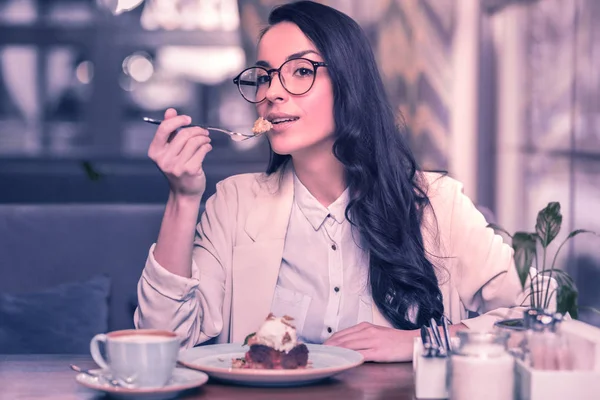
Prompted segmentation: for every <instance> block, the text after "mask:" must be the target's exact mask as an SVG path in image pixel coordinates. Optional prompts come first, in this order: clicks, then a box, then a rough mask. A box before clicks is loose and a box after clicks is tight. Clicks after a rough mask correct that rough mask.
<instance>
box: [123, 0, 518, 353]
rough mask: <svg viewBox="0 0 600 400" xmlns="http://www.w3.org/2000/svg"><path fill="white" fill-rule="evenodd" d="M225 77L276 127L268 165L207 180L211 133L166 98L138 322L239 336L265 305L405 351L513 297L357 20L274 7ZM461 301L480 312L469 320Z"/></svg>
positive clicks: (193, 340) (357, 344) (455, 186)
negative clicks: (414, 147)
mask: <svg viewBox="0 0 600 400" xmlns="http://www.w3.org/2000/svg"><path fill="white" fill-rule="evenodd" d="M255 67H262V69H252V70H249V71H245V72H243V73H242V74H240V76H238V78H237V79H236V80H235V82H237V83H238V85H239V87H240V92H241V93H242V95H244V97H245V98H246V100H248V101H251V102H254V103H256V107H257V111H258V114H259V115H260V116H262V117H264V118H266V119H268V120H269V121H271V122H272V123H273V129H272V130H271V131H270V132H268V133H267V137H268V140H269V143H270V146H271V149H272V154H271V160H270V163H269V166H268V168H267V172H266V174H244V175H239V176H233V177H230V178H228V179H226V180H224V181H222V182H220V183H219V184H218V185H217V191H216V194H215V195H214V196H212V197H211V198H209V199H208V201H207V203H206V211H205V213H204V215H203V216H202V219H201V222H200V223H199V224H198V225H197V230H196V233H195V229H194V228H195V225H196V220H197V215H198V209H199V205H200V199H201V197H202V194H203V193H204V190H205V184H206V180H205V176H204V172H203V170H202V161H203V160H204V157H205V155H206V154H207V153H208V152H209V151H210V150H211V147H210V138H209V136H208V132H206V131H205V130H203V129H200V128H185V129H182V130H181V131H179V133H178V134H177V135H176V136H175V138H174V139H173V140H172V141H171V142H168V141H167V138H168V137H169V135H170V134H171V132H173V131H175V130H176V129H178V128H181V127H183V126H185V125H187V124H189V123H190V122H191V120H190V118H189V117H187V116H184V115H177V113H176V112H175V111H174V110H172V109H170V110H167V112H166V113H165V121H164V122H163V123H162V124H161V125H160V126H159V128H158V129H157V132H156V136H155V138H154V140H153V142H152V144H151V146H150V149H149V156H150V158H152V159H153V160H154V161H155V162H156V163H157V164H158V166H159V167H160V169H161V170H162V171H163V172H164V173H165V175H166V176H167V178H168V180H169V184H170V195H169V199H168V202H167V205H166V209H165V215H164V219H163V223H162V226H161V229H160V233H159V236H158V240H157V243H156V244H155V245H154V246H153V247H152V248H151V250H150V253H149V256H148V261H147V263H146V267H145V269H144V271H143V274H142V277H141V279H140V282H139V287H138V296H139V307H138V309H137V311H136V315H135V323H136V326H137V327H140V328H163V329H171V330H175V331H177V332H178V333H180V334H181V335H182V336H183V337H185V338H186V340H185V343H184V344H185V345H186V346H194V345H196V344H198V343H202V342H204V341H206V340H208V339H210V338H213V337H216V338H217V341H218V342H241V341H243V339H244V337H245V336H246V335H247V334H249V333H251V332H254V331H256V329H257V327H258V326H259V325H260V323H261V322H262V321H263V320H264V318H265V317H266V316H267V314H269V312H273V313H274V314H277V315H283V314H287V315H290V316H292V317H294V318H295V323H296V326H297V329H298V333H299V336H300V337H301V338H302V339H303V340H304V341H307V342H313V343H325V344H330V345H337V346H343V347H347V348H351V349H354V350H357V351H360V352H361V353H362V354H363V355H364V356H365V359H366V360H367V361H369V360H371V361H403V360H409V359H410V358H411V356H412V343H413V338H414V337H415V336H416V335H417V332H418V331H417V329H418V328H419V327H421V326H422V325H425V324H428V323H429V320H430V319H431V318H435V319H436V320H438V321H439V320H440V318H441V317H442V316H443V315H445V316H446V317H448V318H449V319H450V320H451V321H452V322H453V325H452V326H451V330H453V331H454V330H457V329H465V328H467V327H469V328H477V329H488V328H490V327H491V325H492V323H493V321H495V320H496V319H497V318H498V317H500V316H502V317H505V316H506V312H507V311H506V309H500V307H510V306H513V305H515V302H516V301H517V297H518V296H519V295H521V293H520V292H521V289H520V288H521V287H520V283H519V279H518V277H517V274H516V272H515V269H514V267H513V263H512V250H511V248H510V247H508V246H507V245H504V244H503V243H502V240H501V238H500V237H499V236H495V235H494V233H493V231H492V230H491V229H488V228H486V222H485V219H484V218H483V216H482V215H481V214H480V213H479V212H478V211H477V210H476V209H475V208H474V206H473V204H472V203H471V202H470V200H469V199H468V198H466V197H465V196H464V195H463V194H462V190H461V185H460V184H459V183H458V182H456V181H454V180H452V179H450V178H448V177H443V176H440V175H436V174H431V173H424V172H421V171H419V170H418V169H417V165H416V162H415V160H414V157H413V155H412V153H411V151H410V150H409V148H408V146H407V144H406V142H405V139H404V138H403V136H402V134H401V132H399V131H398V128H397V127H396V125H395V119H394V113H393V111H392V109H391V107H390V105H389V103H388V101H387V100H386V97H385V94H384V88H383V84H382V81H381V78H380V75H379V73H378V71H377V66H376V63H375V59H374V56H373V53H372V50H371V48H370V46H369V43H368V40H367V38H366V37H365V35H364V33H363V32H362V30H361V29H360V28H359V26H358V25H357V24H356V23H355V22H354V21H353V20H352V19H350V18H349V17H347V16H346V15H344V14H342V13H340V12H338V11H336V10H334V9H332V8H329V7H326V6H323V5H320V4H318V3H313V2H309V1H300V2H297V3H292V4H287V5H283V6H281V7H278V8H276V9H274V10H273V11H272V13H271V15H270V17H269V26H268V28H267V29H266V30H265V31H264V32H263V34H262V36H261V38H260V41H259V44H258V61H257V63H256V64H255ZM468 310H470V311H475V312H478V313H480V314H483V315H481V316H479V317H477V318H473V319H470V320H467V314H468Z"/></svg>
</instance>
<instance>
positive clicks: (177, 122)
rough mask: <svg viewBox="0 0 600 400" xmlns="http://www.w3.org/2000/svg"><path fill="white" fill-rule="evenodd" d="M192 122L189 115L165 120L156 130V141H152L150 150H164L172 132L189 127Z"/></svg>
mask: <svg viewBox="0 0 600 400" xmlns="http://www.w3.org/2000/svg"><path fill="white" fill-rule="evenodd" d="M191 122H192V119H191V118H190V117H189V116H187V115H177V116H175V117H172V118H169V119H166V120H164V121H163V122H162V123H161V124H160V125H159V126H158V128H157V129H156V134H155V135H154V139H152V143H150V148H151V149H152V148H154V150H160V149H161V148H164V147H165V146H166V145H167V143H168V142H169V137H170V136H171V133H172V132H175V131H176V130H177V129H179V128H181V127H184V126H186V125H189V124H190V123H191Z"/></svg>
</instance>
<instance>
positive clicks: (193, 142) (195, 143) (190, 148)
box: [177, 135, 210, 164]
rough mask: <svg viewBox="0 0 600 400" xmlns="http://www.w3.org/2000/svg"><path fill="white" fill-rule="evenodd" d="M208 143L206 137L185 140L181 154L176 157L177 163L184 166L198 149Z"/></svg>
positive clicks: (208, 138) (197, 136)
mask: <svg viewBox="0 0 600 400" xmlns="http://www.w3.org/2000/svg"><path fill="white" fill-rule="evenodd" d="M208 143H210V137H208V136H206V135H196V136H192V137H190V138H189V139H187V140H186V142H185V145H184V146H183V148H182V149H181V152H180V153H179V154H178V155H177V158H178V162H180V163H181V164H186V163H187V162H188V161H189V160H190V159H191V158H192V156H193V155H194V154H195V153H196V152H197V151H198V149H199V148H200V147H202V146H203V145H205V144H208Z"/></svg>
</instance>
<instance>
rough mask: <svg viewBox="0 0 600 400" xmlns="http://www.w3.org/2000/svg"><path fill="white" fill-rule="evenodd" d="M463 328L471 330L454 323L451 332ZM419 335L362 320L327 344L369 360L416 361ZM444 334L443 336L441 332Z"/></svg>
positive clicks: (454, 332) (415, 332)
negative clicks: (350, 351)
mask: <svg viewBox="0 0 600 400" xmlns="http://www.w3.org/2000/svg"><path fill="white" fill-rule="evenodd" d="M463 329H467V327H466V326H465V325H464V324H457V325H451V326H450V327H449V334H450V336H454V335H456V332H457V331H459V330H463ZM419 334H420V333H419V331H418V330H413V331H403V330H400V329H394V328H387V327H384V326H378V325H373V324H370V323H368V322H361V323H360V324H358V325H354V326H353V327H351V328H347V329H344V330H341V331H339V332H336V333H334V334H333V335H332V336H331V337H330V338H329V339H327V340H326V341H325V343H323V344H326V345H329V346H338V347H345V348H347V349H351V350H356V351H358V352H359V353H360V354H362V355H363V357H364V358H365V361H375V362H403V361H412V357H413V347H414V339H415V337H417V336H418V335H419ZM440 335H442V336H441V337H443V333H442V332H441V331H440ZM442 340H443V339H442Z"/></svg>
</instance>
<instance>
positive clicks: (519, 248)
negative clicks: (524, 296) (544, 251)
mask: <svg viewBox="0 0 600 400" xmlns="http://www.w3.org/2000/svg"><path fill="white" fill-rule="evenodd" d="M536 245H537V235H536V234H535V233H528V232H516V233H515V235H514V236H513V238H512V247H513V249H514V250H515V255H514V260H515V267H516V268H517V273H518V274H519V279H520V280H521V288H522V289H525V282H526V281H527V277H528V276H529V269H530V268H531V265H532V264H533V260H534V259H535V257H536Z"/></svg>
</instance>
